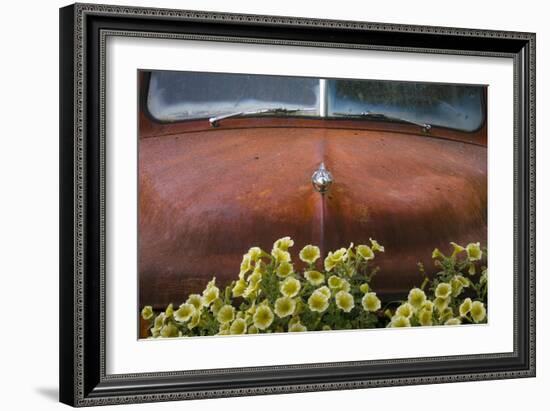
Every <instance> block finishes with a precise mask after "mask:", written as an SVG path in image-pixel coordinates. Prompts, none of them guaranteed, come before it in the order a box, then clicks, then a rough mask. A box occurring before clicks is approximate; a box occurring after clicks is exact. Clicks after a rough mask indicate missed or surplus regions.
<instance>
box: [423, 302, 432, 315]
mask: <svg viewBox="0 0 550 411" xmlns="http://www.w3.org/2000/svg"><path fill="white" fill-rule="evenodd" d="M422 309H423V310H428V311H429V312H433V310H434V303H433V302H431V301H430V300H426V301H425V302H424V304H422Z"/></svg>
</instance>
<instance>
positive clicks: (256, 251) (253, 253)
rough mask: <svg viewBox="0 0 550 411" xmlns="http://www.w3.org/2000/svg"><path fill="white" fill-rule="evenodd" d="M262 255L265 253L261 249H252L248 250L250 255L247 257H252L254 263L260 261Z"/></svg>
mask: <svg viewBox="0 0 550 411" xmlns="http://www.w3.org/2000/svg"><path fill="white" fill-rule="evenodd" d="M262 254H263V251H262V249H261V248H260V247H252V248H250V249H249V250H248V253H246V255H248V256H249V257H250V260H251V261H254V262H256V261H258V260H259V259H260V257H261V256H262Z"/></svg>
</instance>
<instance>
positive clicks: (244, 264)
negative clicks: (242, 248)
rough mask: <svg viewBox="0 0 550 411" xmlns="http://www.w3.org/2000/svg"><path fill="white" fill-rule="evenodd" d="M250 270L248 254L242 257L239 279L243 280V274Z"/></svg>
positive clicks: (250, 262)
mask: <svg viewBox="0 0 550 411" xmlns="http://www.w3.org/2000/svg"><path fill="white" fill-rule="evenodd" d="M250 270H252V259H251V258H250V256H249V255H248V254H245V255H243V260H242V262H241V267H240V271H239V278H240V279H243V278H244V276H245V274H246V273H248V272H249V271H250Z"/></svg>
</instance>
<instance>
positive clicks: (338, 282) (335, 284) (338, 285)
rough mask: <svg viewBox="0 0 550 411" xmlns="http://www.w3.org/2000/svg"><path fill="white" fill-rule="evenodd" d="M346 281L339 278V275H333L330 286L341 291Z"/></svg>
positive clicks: (329, 280) (329, 281) (329, 282)
mask: <svg viewBox="0 0 550 411" xmlns="http://www.w3.org/2000/svg"><path fill="white" fill-rule="evenodd" d="M343 281H344V279H342V278H340V277H338V276H337V275H331V276H330V277H329V279H328V282H327V283H328V286H329V287H330V288H332V289H333V290H339V289H340V288H342V285H343Z"/></svg>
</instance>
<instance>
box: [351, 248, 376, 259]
mask: <svg viewBox="0 0 550 411" xmlns="http://www.w3.org/2000/svg"><path fill="white" fill-rule="evenodd" d="M355 251H357V255H358V256H360V257H361V258H362V259H363V260H366V261H368V260H372V259H373V258H374V252H373V251H372V249H371V248H370V247H369V246H368V245H358V246H357V247H356V248H355Z"/></svg>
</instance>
